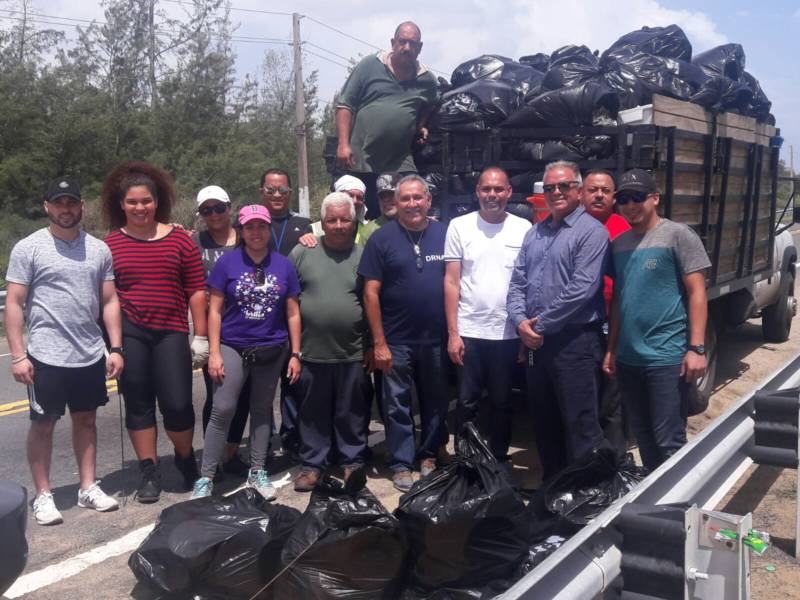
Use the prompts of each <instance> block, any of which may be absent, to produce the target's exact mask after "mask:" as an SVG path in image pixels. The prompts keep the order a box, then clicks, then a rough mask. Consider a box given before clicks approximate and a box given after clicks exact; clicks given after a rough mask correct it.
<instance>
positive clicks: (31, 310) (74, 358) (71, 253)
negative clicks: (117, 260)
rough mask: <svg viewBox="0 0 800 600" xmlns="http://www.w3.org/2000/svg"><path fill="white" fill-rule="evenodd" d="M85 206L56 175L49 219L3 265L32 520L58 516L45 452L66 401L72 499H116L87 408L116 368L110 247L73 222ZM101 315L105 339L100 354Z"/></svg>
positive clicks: (50, 521)
mask: <svg viewBox="0 0 800 600" xmlns="http://www.w3.org/2000/svg"><path fill="white" fill-rule="evenodd" d="M83 208H84V204H83V201H82V200H81V195H80V187H79V185H78V182H77V181H75V180H72V179H69V178H64V177H61V178H59V179H56V180H54V181H53V182H52V183H51V184H50V187H49V188H48V190H47V193H46V195H45V200H44V211H45V213H46V214H47V216H48V217H49V218H50V225H49V226H48V227H46V228H44V229H40V230H39V231H36V232H35V233H32V234H31V235H29V236H28V237H26V238H25V239H23V240H21V241H19V242H18V243H17V244H16V245H15V246H14V248H13V249H12V251H11V258H10V260H9V265H8V272H7V274H6V280H7V282H8V291H7V295H6V310H5V325H6V334H7V336H8V345H9V349H10V352H11V372H12V374H13V376H14V379H16V380H17V381H19V382H20V383H24V384H25V385H27V386H28V397H29V400H30V418H31V427H30V431H29V433H28V462H29V464H30V468H31V475H32V476H33V482H34V485H35V486H36V497H35V499H34V501H33V515H34V518H35V519H36V521H37V522H38V523H39V524H40V525H55V524H57V523H61V522H62V521H63V518H62V516H61V513H59V511H58V509H56V506H55V503H54V502H53V495H52V493H51V492H50V456H51V453H52V445H53V430H54V428H55V423H56V421H57V420H58V419H59V417H61V416H62V415H63V414H64V412H65V408H66V406H69V409H70V416H71V418H72V428H73V446H74V449H75V456H76V457H77V462H78V472H79V475H80V488H79V489H78V506H81V507H85V508H92V509H94V510H97V511H100V512H105V511H109V510H114V509H116V508H117V501H116V500H114V499H113V498H110V497H109V496H107V495H106V494H105V493H104V492H103V490H101V489H100V486H99V485H98V483H99V482H98V481H96V480H95V466H96V460H95V448H96V447H97V429H96V426H95V416H96V412H97V407H98V406H102V405H103V404H105V403H106V402H107V401H108V397H107V394H106V385H105V377H106V376H107V377H110V378H114V377H117V376H118V375H119V374H120V373H121V372H122V368H123V364H124V361H123V357H122V354H123V350H122V330H121V318H120V308H119V300H118V299H117V293H116V289H115V287H114V271H113V269H112V264H111V252H110V251H109V249H108V247H107V246H106V245H105V244H104V243H103V242H102V241H100V240H98V239H97V238H95V237H92V236H91V235H88V234H87V233H86V232H85V231H83V230H82V229H81V228H80V221H81V217H82V215H83ZM101 317H102V319H103V323H104V325H105V328H106V331H107V333H108V337H109V340H110V342H111V350H110V353H109V355H108V358H105V343H104V341H103V332H102V330H101V328H100V325H99V321H100V318H101ZM26 321H27V329H28V336H27V350H26V347H25V339H24V336H23V329H24V327H25V323H26Z"/></svg>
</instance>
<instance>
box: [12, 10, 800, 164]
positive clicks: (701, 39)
mask: <svg viewBox="0 0 800 600" xmlns="http://www.w3.org/2000/svg"><path fill="white" fill-rule="evenodd" d="M181 1H182V0H177V1H176V0H159V2H160V6H161V7H162V8H164V9H165V10H166V11H168V12H169V13H170V14H171V15H173V16H178V15H180V14H181V11H182V10H184V7H183V6H182V5H181ZM14 2H15V0H6V2H5V3H4V4H5V6H6V7H7V6H8V5H9V4H13V3H14ZM33 5H34V10H35V11H37V12H39V13H41V14H43V15H50V16H53V17H60V19H58V20H56V19H51V21H53V22H63V23H64V27H63V29H64V30H65V31H67V32H68V33H73V34H74V29H73V28H72V27H71V26H70V23H72V24H74V23H78V21H67V20H65V18H69V19H100V20H102V18H103V9H102V6H101V5H100V3H99V2H91V1H82V2H75V1H74V0H33ZM229 5H230V7H231V13H230V14H231V20H232V22H233V24H234V26H235V27H236V31H235V33H234V35H235V36H237V37H248V38H260V39H261V40H263V39H264V38H267V39H270V40H273V41H270V42H266V41H249V42H245V41H238V42H235V43H234V50H235V52H236V54H237V69H238V72H239V74H240V75H243V74H244V73H247V72H249V73H256V72H257V70H258V66H259V64H260V62H261V59H262V57H263V55H264V52H265V51H266V50H268V49H272V50H284V49H285V50H286V51H287V52H289V48H288V46H287V45H286V44H284V43H283V42H280V41H275V40H284V39H289V38H291V33H292V18H291V16H290V15H288V14H267V13H268V12H274V13H293V12H297V13H300V14H301V15H303V18H302V19H301V21H300V29H301V39H302V40H303V42H304V61H303V69H304V71H311V70H313V69H316V70H317V71H318V72H319V84H320V97H321V99H322V100H324V101H330V100H332V99H333V96H334V94H335V93H336V91H337V90H338V89H339V88H340V87H341V85H342V83H343V82H344V79H345V77H346V75H347V68H346V65H347V63H348V59H351V58H352V59H356V60H357V59H358V58H360V57H361V56H363V55H366V54H369V53H371V52H375V50H376V48H381V49H388V47H389V40H390V39H391V37H392V33H393V32H394V28H395V27H396V25H397V24H398V23H400V22H402V21H405V20H413V21H415V22H416V23H418V24H419V25H420V27H421V29H422V39H423V43H424V47H423V49H422V53H421V55H420V60H421V61H422V62H424V63H425V64H426V65H428V66H429V67H430V68H431V69H433V70H434V71H435V72H436V73H437V74H438V75H445V76H448V78H449V74H450V73H451V72H452V71H453V69H454V68H455V67H456V66H458V65H459V64H460V63H461V62H463V61H465V60H468V59H470V58H474V57H476V56H479V55H481V54H501V55H505V56H509V57H512V58H519V57H520V56H523V55H526V54H533V53H536V52H548V53H549V52H552V51H553V50H554V49H556V48H558V47H560V46H563V45H565V44H585V45H586V46H588V47H589V48H591V49H593V50H594V49H599V50H600V51H601V52H602V51H603V50H605V49H606V48H607V47H608V46H609V45H611V44H612V43H613V42H614V41H615V40H616V39H617V38H619V37H620V36H622V35H624V34H625V33H628V32H630V31H633V30H636V29H640V28H641V27H643V26H645V25H647V26H651V27H652V26H664V25H669V24H672V23H674V24H677V25H679V26H680V27H681V28H683V30H684V31H685V32H686V35H687V37H688V38H689V40H690V42H691V43H692V47H693V50H694V52H695V53H699V52H702V51H704V50H707V49H709V48H712V47H714V46H717V45H719V44H724V43H728V42H736V43H739V44H741V45H742V46H743V47H744V50H745V54H746V57H747V63H746V68H747V70H748V71H749V72H750V73H752V74H753V76H755V77H756V79H758V80H759V82H760V83H761V86H762V88H763V89H764V91H765V92H766V94H767V96H768V97H769V98H770V100H772V112H773V114H774V115H775V117H776V120H777V126H778V127H779V128H780V130H781V134H782V137H783V138H784V140H785V141H784V146H783V148H782V151H781V157H782V158H783V159H784V160H785V161H786V163H787V165H788V163H789V161H790V151H789V148H790V146H793V147H794V167H795V171H796V172H797V171H800V102H798V100H797V96H798V94H799V93H800V66H798V65H799V63H800V58H799V57H798V55H797V54H796V53H797V52H798V50H800V48H798V41H797V39H798V36H797V35H796V32H797V31H800V3H798V2H796V1H791V0H767V1H766V2H761V3H759V7H758V8H755V5H754V3H753V2H752V0H750V1H744V0H713V1H710V2H700V1H689V0H660V1H659V0H613V1H611V2H603V3H600V2H597V1H592V0H557V1H553V0H507V1H505V2H503V1H499V0H460V1H458V2H451V1H447V0H443V1H439V2H431V1H430V0H426V1H423V0H406V1H405V2H403V3H401V2H391V3H390V2H376V1H374V0H373V1H368V0H336V1H335V2H330V1H324V2H320V1H310V0H296V1H293V2H289V1H286V0H270V1H269V2H264V1H263V0H230V4H229ZM258 11H261V12H258ZM3 23H4V24H5V23H7V21H3ZM47 26H48V27H53V28H59V27H58V25H54V24H50V25H47ZM334 29H335V30H338V31H334ZM793 32H794V33H795V35H792V33H793ZM312 53H313V54H312Z"/></svg>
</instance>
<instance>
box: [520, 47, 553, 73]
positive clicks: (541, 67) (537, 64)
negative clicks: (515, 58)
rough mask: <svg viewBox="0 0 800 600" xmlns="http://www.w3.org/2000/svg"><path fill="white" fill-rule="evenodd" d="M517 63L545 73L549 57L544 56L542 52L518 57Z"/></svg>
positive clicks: (547, 55)
mask: <svg viewBox="0 0 800 600" xmlns="http://www.w3.org/2000/svg"><path fill="white" fill-rule="evenodd" d="M519 62H521V63H522V64H523V65H529V66H531V67H533V68H534V69H536V70H537V71H541V72H542V73H545V72H547V66H548V65H549V64H550V55H549V54H545V53H544V52H537V53H536V54H528V55H526V56H520V57H519Z"/></svg>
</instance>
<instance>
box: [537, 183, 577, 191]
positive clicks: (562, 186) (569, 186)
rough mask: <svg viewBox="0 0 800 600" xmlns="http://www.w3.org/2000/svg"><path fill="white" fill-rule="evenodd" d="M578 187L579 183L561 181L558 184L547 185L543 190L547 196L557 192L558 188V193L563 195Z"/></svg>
mask: <svg viewBox="0 0 800 600" xmlns="http://www.w3.org/2000/svg"><path fill="white" fill-rule="evenodd" d="M576 185H578V182H577V181H559V182H558V183H545V184H544V185H543V186H542V189H543V190H544V193H545V194H552V193H553V192H555V191H556V188H558V191H559V192H561V193H562V194H566V193H567V192H568V191H570V190H571V189H572V188H573V187H574V186H576Z"/></svg>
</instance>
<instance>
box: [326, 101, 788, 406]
mask: <svg viewBox="0 0 800 600" xmlns="http://www.w3.org/2000/svg"><path fill="white" fill-rule="evenodd" d="M565 140H567V141H569V142H571V143H572V145H573V147H574V146H575V145H581V146H582V147H584V148H594V149H595V152H596V153H595V154H594V155H590V156H589V157H577V159H576V157H575V155H574V153H567V155H559V154H558V152H555V153H554V152H552V151H551V152H550V155H549V156H546V157H545V156H542V160H532V159H530V158H525V157H521V156H520V154H521V153H520V152H519V149H520V146H521V145H522V144H528V145H529V146H530V145H536V144H540V148H543V149H544V151H543V152H542V154H543V155H546V154H548V144H551V146H550V148H553V147H555V148H556V149H558V148H559V146H558V143H559V142H562V143H563V141H565ZM554 142H555V144H553V143H554ZM781 142H782V140H781V138H780V135H779V130H778V129H776V128H775V127H774V126H772V125H769V124H766V123H758V122H756V120H755V119H753V118H751V117H746V116H742V115H738V114H734V113H712V112H710V111H707V110H705V109H704V108H703V107H701V106H699V105H697V104H692V103H690V102H685V101H681V100H676V99H674V98H669V97H666V96H661V95H657V94H656V95H654V96H653V102H652V104H650V105H647V106H639V107H636V108H633V109H629V110H626V111H621V112H620V114H619V118H618V121H617V124H616V125H610V126H609V125H605V126H586V127H567V128H564V127H562V128H536V129H504V128H502V127H498V128H492V129H487V130H483V131H463V132H458V131H439V132H438V133H436V134H434V136H433V138H432V141H431V145H430V147H429V148H427V149H425V150H424V151H423V152H422V153H418V155H417V157H416V160H417V163H418V167H419V170H420V172H421V173H423V174H424V175H425V176H426V178H427V179H428V180H429V181H431V182H433V183H434V184H435V187H436V190H435V196H434V201H435V204H436V205H438V206H437V209H438V213H439V215H440V218H442V219H443V220H448V219H450V218H452V217H454V216H457V215H459V214H463V213H464V212H468V211H470V210H474V209H475V208H477V202H476V200H475V197H474V195H473V192H472V190H474V187H475V183H476V180H477V176H478V174H479V173H480V172H481V170H482V169H483V168H485V167H486V166H489V165H498V166H500V167H502V168H504V169H505V170H506V171H507V172H508V173H509V176H510V177H511V181H512V185H514V187H515V192H517V191H518V190H519V188H520V187H522V190H523V191H524V192H528V193H529V192H530V191H531V190H532V187H531V185H532V182H533V181H536V180H537V179H540V178H541V175H542V173H543V171H544V167H545V165H546V164H547V163H548V162H550V161H552V160H556V159H559V158H567V159H569V160H574V161H575V162H576V163H577V164H578V165H579V167H580V168H581V170H582V171H584V172H585V171H586V170H590V169H605V170H607V171H609V172H611V173H612V174H615V175H618V174H621V173H622V172H623V171H626V170H628V169H632V168H642V169H647V170H649V171H651V172H652V173H653V174H654V176H655V178H656V181H657V183H658V186H659V190H660V191H661V203H660V211H661V215H662V216H664V217H666V218H669V219H672V220H675V221H678V222H682V223H686V224H687V225H689V226H691V227H692V229H693V230H694V231H696V232H697V234H698V235H699V236H700V239H701V240H702V241H703V244H704V246H705V248H706V251H707V252H708V256H709V258H710V260H711V268H710V269H709V270H708V273H707V278H706V287H707V295H708V303H709V306H708V308H709V311H708V314H709V319H708V325H707V330H706V340H705V341H706V343H705V345H706V348H707V353H708V369H707V371H706V375H705V376H704V377H703V378H702V379H700V380H699V381H698V382H697V385H696V386H695V387H694V389H693V391H692V399H691V401H690V405H691V406H692V407H694V410H693V413H694V412H702V408H703V407H705V406H706V405H707V403H708V398H709V396H710V394H711V391H712V388H713V385H714V377H715V373H716V365H717V360H716V358H717V339H718V337H719V335H720V334H721V333H722V332H723V331H724V330H726V329H728V328H730V327H735V326H737V325H740V324H742V323H744V322H745V321H746V320H748V319H751V318H753V317H757V316H761V320H762V332H763V337H764V340H765V341H767V342H778V343H779V342H784V341H786V340H787V339H788V338H789V333H790V329H791V324H792V317H793V316H794V315H795V313H796V310H797V302H796V300H795V297H794V284H795V277H796V268H795V263H796V261H797V249H796V248H795V245H794V240H793V237H792V234H791V232H790V231H789V228H790V227H791V225H792V224H793V222H794V216H795V211H794V210H793V209H792V208H793V202H794V188H793V190H792V193H791V194H790V195H789V197H788V198H787V199H785V202H784V203H783V204H782V205H780V206H779V203H778V183H779V152H780V145H781ZM329 147H330V146H329ZM334 147H335V146H334ZM561 147H562V148H565V147H567V146H563V145H562V146H561ZM527 154H531V152H530V151H528V152H527ZM533 154H535V153H533ZM792 182H794V180H792ZM527 195H528V194H526V193H518V194H516V193H515V195H514V197H512V199H511V202H510V203H509V210H510V211H511V212H514V213H516V214H519V215H521V216H526V217H528V218H533V214H532V208H531V206H530V204H529V203H528V202H527V200H526V196H527Z"/></svg>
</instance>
